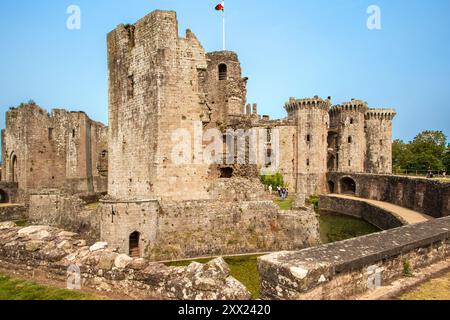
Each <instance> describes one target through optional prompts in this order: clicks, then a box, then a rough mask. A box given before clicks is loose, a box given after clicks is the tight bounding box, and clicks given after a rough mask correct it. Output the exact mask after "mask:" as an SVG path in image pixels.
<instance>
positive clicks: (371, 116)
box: [365, 109, 397, 121]
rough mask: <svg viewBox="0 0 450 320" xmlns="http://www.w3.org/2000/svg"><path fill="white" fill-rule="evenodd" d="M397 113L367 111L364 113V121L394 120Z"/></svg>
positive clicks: (390, 111) (382, 110)
mask: <svg viewBox="0 0 450 320" xmlns="http://www.w3.org/2000/svg"><path fill="white" fill-rule="evenodd" d="M396 115H397V112H396V111H395V110H394V109H369V110H368V111H366V114H365V117H366V120H390V121H392V120H394V118H395V116H396Z"/></svg>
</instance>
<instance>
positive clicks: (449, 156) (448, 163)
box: [442, 144, 450, 174]
mask: <svg viewBox="0 0 450 320" xmlns="http://www.w3.org/2000/svg"><path fill="white" fill-rule="evenodd" d="M442 164H443V165H444V167H445V170H447V174H448V173H450V144H449V145H448V146H447V150H446V151H445V154H444V158H443V160H442Z"/></svg>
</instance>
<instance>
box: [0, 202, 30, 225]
mask: <svg viewBox="0 0 450 320" xmlns="http://www.w3.org/2000/svg"><path fill="white" fill-rule="evenodd" d="M26 219H27V207H26V206H24V205H20V204H6V205H2V204H0V222H3V221H17V220H26Z"/></svg>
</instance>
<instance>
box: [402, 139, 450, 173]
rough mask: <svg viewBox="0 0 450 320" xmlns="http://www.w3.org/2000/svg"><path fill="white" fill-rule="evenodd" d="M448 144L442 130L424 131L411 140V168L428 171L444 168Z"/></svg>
mask: <svg viewBox="0 0 450 320" xmlns="http://www.w3.org/2000/svg"><path fill="white" fill-rule="evenodd" d="M446 146H447V137H446V136H445V134H444V133H443V132H441V131H424V132H422V133H420V134H419V135H417V136H416V138H415V139H414V140H413V141H412V142H411V144H410V146H409V149H410V151H411V153H412V159H411V160H410V164H409V169H413V170H419V171H426V170H428V169H431V170H436V171H440V170H444V169H445V167H444V164H443V159H444V155H445V151H446V149H447V148H446Z"/></svg>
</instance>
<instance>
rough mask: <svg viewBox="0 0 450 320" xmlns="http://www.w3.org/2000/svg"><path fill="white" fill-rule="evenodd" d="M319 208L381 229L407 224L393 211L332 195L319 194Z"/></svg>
mask: <svg viewBox="0 0 450 320" xmlns="http://www.w3.org/2000/svg"><path fill="white" fill-rule="evenodd" d="M319 209H320V210H321V211H332V212H337V213H340V214H344V215H351V216H354V217H357V218H361V219H364V220H365V221H367V222H369V223H371V224H373V225H374V226H376V227H378V228H380V229H381V230H389V229H394V228H398V227H401V226H404V225H406V224H408V223H407V222H406V221H404V220H403V219H402V218H401V217H399V216H396V215H395V214H394V213H392V212H390V211H386V210H384V209H382V208H379V207H376V206H373V205H371V204H369V203H367V202H364V201H358V200H352V199H342V198H337V197H333V196H320V197H319Z"/></svg>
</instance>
